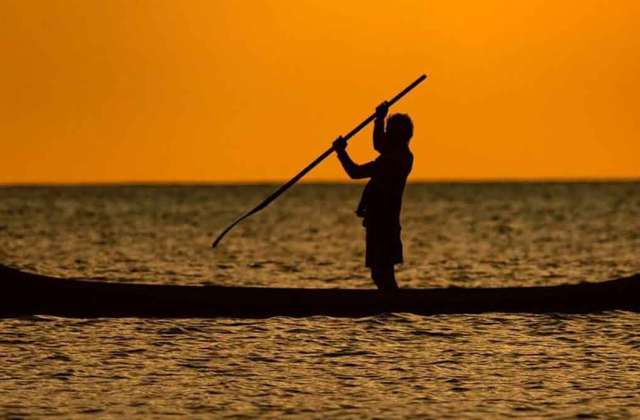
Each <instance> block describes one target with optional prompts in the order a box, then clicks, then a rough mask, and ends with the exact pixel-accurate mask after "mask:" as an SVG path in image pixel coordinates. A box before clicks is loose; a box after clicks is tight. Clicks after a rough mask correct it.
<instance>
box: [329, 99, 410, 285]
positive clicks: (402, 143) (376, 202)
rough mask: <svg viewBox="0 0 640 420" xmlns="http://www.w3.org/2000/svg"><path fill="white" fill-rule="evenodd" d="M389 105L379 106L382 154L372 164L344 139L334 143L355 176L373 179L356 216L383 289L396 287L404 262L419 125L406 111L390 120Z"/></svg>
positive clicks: (376, 135) (377, 141) (376, 143)
mask: <svg viewBox="0 0 640 420" xmlns="http://www.w3.org/2000/svg"><path fill="white" fill-rule="evenodd" d="M388 110H389V106H388V105H387V103H386V102H383V103H382V104H380V105H379V106H378V107H377V108H376V119H375V124H374V128H373V148H374V149H375V150H377V151H378V152H379V153H380V156H378V158H377V159H376V160H374V161H372V162H369V163H365V164H364V165H358V164H356V163H354V162H353V160H351V158H350V157H349V155H348V154H347V151H346V147H347V144H346V141H345V140H344V139H343V138H342V137H338V139H337V140H336V141H334V142H333V146H334V148H335V150H336V154H337V155H338V159H339V160H340V163H341V164H342V167H343V168H344V170H345V171H346V172H347V174H348V175H349V177H351V178H353V179H359V178H371V179H370V180H369V182H368V183H367V185H366V187H365V188H364V191H363V192H362V198H361V199H360V204H359V205H358V209H357V210H356V214H357V215H358V216H360V217H362V218H363V222H362V224H363V225H364V227H365V228H366V258H365V264H366V266H367V267H369V268H370V269H371V278H372V279H373V281H374V282H375V284H376V286H378V289H380V290H395V289H397V288H398V284H397V283H396V279H395V272H394V265H395V264H398V263H401V262H402V261H403V258H402V241H401V240H400V209H401V207H402V193H403V191H404V186H405V184H406V182H407V176H409V172H411V167H412V165H413V155H412V154H411V150H409V140H410V139H411V137H412V136H413V123H412V122H411V118H409V116H408V115H405V114H393V115H391V116H390V117H389V118H388V119H387V121H386V128H385V117H386V116H387V112H388Z"/></svg>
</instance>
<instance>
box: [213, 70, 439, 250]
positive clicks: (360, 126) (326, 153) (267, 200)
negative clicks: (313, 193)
mask: <svg viewBox="0 0 640 420" xmlns="http://www.w3.org/2000/svg"><path fill="white" fill-rule="evenodd" d="M426 78H427V75H426V74H423V75H422V76H420V77H418V78H417V79H416V80H415V81H413V83H411V84H410V85H409V86H407V87H406V88H404V89H403V90H402V91H401V92H400V93H398V94H397V95H396V96H394V97H393V98H391V99H390V100H388V101H387V103H388V104H389V106H391V105H393V104H394V103H396V102H398V101H399V100H400V99H401V98H402V97H403V96H404V95H406V94H407V93H409V92H410V91H411V90H413V88H415V87H416V86H418V85H419V84H420V83H422V81H423V80H425V79H426ZM375 118H376V114H375V112H374V113H373V114H371V115H369V116H368V117H367V118H366V119H365V120H364V121H362V122H361V123H360V124H358V125H357V126H356V127H355V128H354V129H353V130H351V131H350V132H349V133H347V135H345V136H343V138H344V139H345V141H349V139H350V138H351V137H353V136H355V135H356V134H357V133H358V132H359V131H360V130H362V129H363V128H365V127H366V126H367V125H369V123H371V121H373V120H374V119H375ZM333 151H334V149H333V145H332V146H331V147H329V148H328V149H327V150H325V151H324V152H323V153H322V154H321V155H320V156H318V157H317V158H316V159H315V160H314V161H313V162H311V163H310V164H309V165H307V167H306V168H304V169H303V170H301V171H300V172H299V173H298V174H297V175H296V176H294V177H293V178H291V179H290V180H289V181H287V183H285V184H283V185H282V186H280V188H278V189H277V190H275V191H274V192H273V193H271V195H269V196H268V197H267V198H265V199H264V200H263V201H262V202H261V203H260V204H258V205H257V206H256V207H254V208H253V209H251V210H249V211H248V212H246V213H245V214H243V215H242V216H240V217H238V218H237V219H236V220H235V221H234V222H233V223H231V224H230V225H229V226H227V228H226V229H225V230H223V231H222V233H220V235H218V237H217V238H216V239H215V240H214V241H213V243H212V244H211V247H212V248H215V247H216V246H218V244H219V243H220V241H222V238H224V237H225V235H226V234H227V233H229V231H230V230H231V229H233V228H234V227H235V226H236V225H237V224H238V223H240V222H242V221H243V220H244V219H246V218H248V217H250V216H252V215H254V214H256V213H257V212H259V211H260V210H262V209H264V208H265V207H267V206H268V205H269V204H271V202H272V201H274V200H275V199H276V198H278V197H279V196H280V195H281V194H282V193H284V192H285V191H286V190H288V189H289V188H290V187H291V186H293V185H294V184H295V183H296V182H298V181H299V180H300V178H302V177H303V176H305V175H306V174H307V173H308V172H309V171H310V170H312V169H313V168H315V167H316V166H317V165H318V164H319V163H320V162H322V161H323V160H324V159H325V158H326V157H327V156H329V155H330V154H331V153H333Z"/></svg>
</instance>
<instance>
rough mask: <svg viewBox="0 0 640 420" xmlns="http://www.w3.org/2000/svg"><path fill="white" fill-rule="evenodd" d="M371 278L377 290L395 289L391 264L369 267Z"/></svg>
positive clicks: (394, 278)
mask: <svg viewBox="0 0 640 420" xmlns="http://www.w3.org/2000/svg"><path fill="white" fill-rule="evenodd" d="M371 279H372V280H373V282H374V283H375V284H376V286H377V287H378V289H379V290H397V289H398V283H396V275H395V270H394V267H393V264H390V265H382V266H374V267H371Z"/></svg>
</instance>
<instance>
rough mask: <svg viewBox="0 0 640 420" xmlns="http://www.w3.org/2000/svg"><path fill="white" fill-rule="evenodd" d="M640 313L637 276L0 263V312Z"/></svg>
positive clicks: (270, 314) (71, 314)
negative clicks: (503, 277)
mask: <svg viewBox="0 0 640 420" xmlns="http://www.w3.org/2000/svg"><path fill="white" fill-rule="evenodd" d="M611 310H623V311H634V312H640V275H638V274H636V275H633V276H630V277H626V278H620V279H615V280H608V281H604V282H600V283H580V284H569V285H560V286H540V287H504V288H458V287H451V288H441V289H400V290H398V291H394V292H379V291H377V290H365V289H292V288H290V289H287V288H265V287H226V286H172V285H145V284H133V283H105V282H97V281H87V280H76V279H63V278H55V277H49V276H43V275H39V274H32V273H26V272H23V271H19V270H15V269H11V268H9V267H5V266H1V265H0V317H4V318H7V317H19V316H28V315H54V316H62V317H79V318H96V317H141V318H142V317H150V318H214V317H234V318H236V317H237V318H265V317H273V316H294V317H303V316H313V315H325V316H339V317H359V316H369V315H375V314H380V313H389V312H405V313H414V314H421V315H434V314H474V313H483V312H512V313H513V312H522V313H551V312H557V313H591V312H601V311H611Z"/></svg>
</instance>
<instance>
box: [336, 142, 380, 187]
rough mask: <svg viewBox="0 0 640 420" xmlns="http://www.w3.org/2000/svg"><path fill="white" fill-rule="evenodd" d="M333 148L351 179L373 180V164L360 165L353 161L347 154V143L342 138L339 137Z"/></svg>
mask: <svg viewBox="0 0 640 420" xmlns="http://www.w3.org/2000/svg"><path fill="white" fill-rule="evenodd" d="M333 148H334V149H335V151H336V155H337V156H338V160H339V161H340V163H341V164H342V167H343V168H344V171H345V172H346V173H347V175H349V177H350V178H352V179H360V178H371V176H372V175H373V162H369V163H365V164H364V165H358V164H357V163H355V162H354V161H353V160H351V157H350V156H349V154H348V153H347V142H346V141H345V140H344V139H343V138H342V137H338V138H337V139H336V141H334V142H333Z"/></svg>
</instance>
